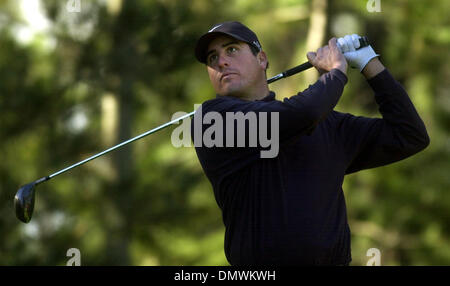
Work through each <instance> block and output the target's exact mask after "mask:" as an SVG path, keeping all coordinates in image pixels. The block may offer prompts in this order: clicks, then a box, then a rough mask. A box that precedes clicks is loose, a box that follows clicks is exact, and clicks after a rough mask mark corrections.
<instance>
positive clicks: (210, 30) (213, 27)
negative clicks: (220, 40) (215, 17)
mask: <svg viewBox="0 0 450 286" xmlns="http://www.w3.org/2000/svg"><path fill="white" fill-rule="evenodd" d="M222 25H223V24H219V25H217V26H215V27H213V28H212V29H211V30H209V31H208V33H211V32H212V31H214V30H215V29H217V28H219V27H220V26H222Z"/></svg>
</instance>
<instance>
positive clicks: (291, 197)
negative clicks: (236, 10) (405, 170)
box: [191, 22, 429, 265]
mask: <svg viewBox="0 0 450 286" xmlns="http://www.w3.org/2000/svg"><path fill="white" fill-rule="evenodd" d="M337 42H339V44H340V47H341V49H342V52H343V53H342V52H341V51H340V50H339V49H338V46H337ZM358 47H359V44H358V41H357V37H355V36H346V37H344V38H340V39H339V40H336V39H335V38H332V39H331V40H330V41H329V42H328V45H327V46H324V47H322V48H320V49H318V50H317V52H315V53H313V52H310V53H308V54H307V58H308V60H309V62H310V63H311V64H312V65H313V66H314V67H315V68H317V69H318V70H319V72H320V73H321V76H320V78H319V79H318V80H317V82H315V83H314V84H313V85H310V86H309V87H308V88H307V89H306V90H304V91H303V92H300V93H298V94H297V95H294V96H292V97H290V98H285V99H284V100H283V101H278V100H276V99H275V93H274V92H272V91H270V90H269V89H268V85H267V82H266V80H267V79H266V69H267V65H268V59H267V56H266V54H265V53H264V51H263V50H262V48H261V44H260V42H259V40H258V38H257V36H256V35H255V34H254V33H253V32H252V31H251V30H250V29H249V28H247V27H246V26H244V25H243V24H241V23H239V22H225V23H221V24H219V25H216V26H214V27H213V28H212V29H211V30H210V31H209V32H207V33H206V34H205V35H203V36H202V37H201V38H200V39H199V40H198V42H197V46H196V50H195V54H196V57H197V59H198V60H199V61H200V62H201V63H204V64H206V67H207V70H208V74H209V78H210V80H211V83H212V86H213V87H214V90H215V92H216V94H217V95H216V98H214V99H211V100H208V101H206V102H204V103H203V104H202V106H201V108H202V114H203V116H206V114H207V113H208V112H218V113H219V114H221V115H223V117H225V114H226V113H227V112H228V113H229V112H232V113H233V112H234V113H236V112H243V113H244V114H248V113H251V112H254V113H261V112H267V113H270V114H275V113H276V114H277V117H276V116H271V117H270V118H272V120H273V119H275V118H278V131H279V144H280V150H279V153H278V155H277V156H276V157H274V158H261V156H260V153H259V151H260V149H262V147H261V146H260V145H258V146H257V147H248V146H246V147H227V146H225V147H219V146H214V147H204V146H203V147H198V146H197V144H196V152H197V155H198V158H199V161H200V163H201V165H202V168H203V170H204V172H205V174H206V176H207V177H208V179H209V180H210V182H211V184H212V187H213V190H214V195H215V198H216V201H217V203H218V205H219V207H220V209H221V210H222V215H223V221H224V224H225V227H226V232H225V254H226V257H227V259H228V261H229V262H230V264H231V265H303V264H308V265H348V264H349V263H350V261H351V251H350V229H349V226H348V223H347V214H346V206H345V199H344V195H343V191H342V183H343V180H344V176H345V175H346V174H349V173H353V172H356V171H359V170H363V169H368V168H374V167H378V166H383V165H386V164H389V163H392V162H396V161H399V160H402V159H404V158H406V157H409V156H411V155H413V154H415V153H417V152H419V151H421V150H423V149H424V148H425V147H426V146H427V145H428V144H429V138H428V135H427V132H426V129H425V126H424V124H423V122H422V120H421V119H420V117H419V115H418V114H417V112H416V110H415V108H414V106H413V104H412V103H411V101H410V99H409V98H408V95H407V93H406V92H405V90H404V89H403V88H402V86H401V85H400V84H399V83H398V82H397V81H395V80H394V78H393V77H392V75H391V74H390V73H389V71H388V70H387V69H386V68H385V67H384V66H383V64H382V63H381V62H380V60H379V59H378V55H377V54H375V52H374V51H373V49H372V47H370V46H368V47H364V48H361V49H359V50H356V48H358ZM348 64H350V65H351V66H352V67H355V68H358V69H359V71H360V72H361V73H362V74H363V75H364V76H365V77H366V78H367V81H368V84H369V85H370V87H371V88H372V89H373V91H374V93H375V100H376V102H377V104H378V105H379V110H380V113H381V115H382V117H383V118H382V119H379V118H366V117H360V116H353V115H351V114H348V113H341V112H337V111H334V110H333V108H334V107H335V105H336V104H337V102H338V100H339V98H340V96H341V95H342V92H343V89H344V86H345V84H346V83H347V76H346V73H347V65H348ZM195 116H198V114H197V113H196V115H195ZM270 118H269V119H270ZM194 121H195V120H193V121H192V123H194ZM225 122H226V120H225V121H224V125H226V124H233V123H230V122H228V123H225ZM258 123H260V122H258ZM194 125H195V124H192V129H191V132H192V134H194V133H195V132H198V131H199V130H195V126H194ZM266 126H270V124H267V125H266ZM228 127H229V126H226V128H228ZM207 128H208V125H202V130H200V131H201V132H203V131H205V130H206V129H207ZM251 131H252V130H245V135H246V136H249V135H250V133H251ZM273 134H276V133H273ZM193 136H194V135H193Z"/></svg>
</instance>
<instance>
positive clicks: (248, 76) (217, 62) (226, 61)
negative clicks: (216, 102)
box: [206, 36, 262, 97]
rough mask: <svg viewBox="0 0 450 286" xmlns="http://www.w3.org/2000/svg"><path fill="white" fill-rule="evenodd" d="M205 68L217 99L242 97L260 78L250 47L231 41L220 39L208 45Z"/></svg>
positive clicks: (226, 38) (259, 68) (259, 71)
mask: <svg viewBox="0 0 450 286" xmlns="http://www.w3.org/2000/svg"><path fill="white" fill-rule="evenodd" d="M206 64H207V67H208V74H209V78H210V80H211V83H212V85H213V87H214V89H215V91H216V93H217V94H219V95H231V96H236V97H243V96H245V95H246V93H248V91H249V90H251V88H252V86H253V85H255V84H256V82H257V81H258V80H260V78H261V76H260V73H261V70H262V69H261V66H260V65H258V62H257V59H256V57H255V56H254V55H253V54H252V51H251V50H250V47H249V46H248V45H247V44H246V43H244V42H240V41H238V40H235V39H233V38H231V37H226V36H219V37H217V38H215V39H214V40H213V41H212V42H211V43H210V44H209V46H208V52H207V58H206Z"/></svg>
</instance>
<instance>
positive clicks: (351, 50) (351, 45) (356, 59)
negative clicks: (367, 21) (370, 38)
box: [337, 34, 379, 72]
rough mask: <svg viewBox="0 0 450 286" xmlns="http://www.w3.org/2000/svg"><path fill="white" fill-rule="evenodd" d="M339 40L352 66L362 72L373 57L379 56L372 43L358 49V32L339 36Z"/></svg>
mask: <svg viewBox="0 0 450 286" xmlns="http://www.w3.org/2000/svg"><path fill="white" fill-rule="evenodd" d="M337 41H338V44H339V47H340V49H341V51H342V53H343V54H344V57H345V59H346V60H347V62H348V64H349V65H350V66H351V67H352V68H357V69H358V70H359V71H360V72H362V70H363V69H364V67H365V66H366V65H367V63H368V62H370V60H371V59H373V58H375V57H378V56H379V55H378V54H376V53H375V51H374V50H373V49H372V47H371V46H370V45H369V46H367V47H363V48H361V49H359V50H356V49H358V48H359V45H360V43H359V36H358V35H357V34H353V35H346V36H344V37H343V38H339V39H338V40H337Z"/></svg>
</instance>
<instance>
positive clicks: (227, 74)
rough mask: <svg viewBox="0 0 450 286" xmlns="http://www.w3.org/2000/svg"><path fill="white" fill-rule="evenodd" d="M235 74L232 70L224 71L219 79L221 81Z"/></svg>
mask: <svg viewBox="0 0 450 286" xmlns="http://www.w3.org/2000/svg"><path fill="white" fill-rule="evenodd" d="M236 75H237V73H234V72H226V73H223V74H222V76H221V77H220V80H221V81H222V80H227V79H230V78H231V77H232V76H236Z"/></svg>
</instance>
